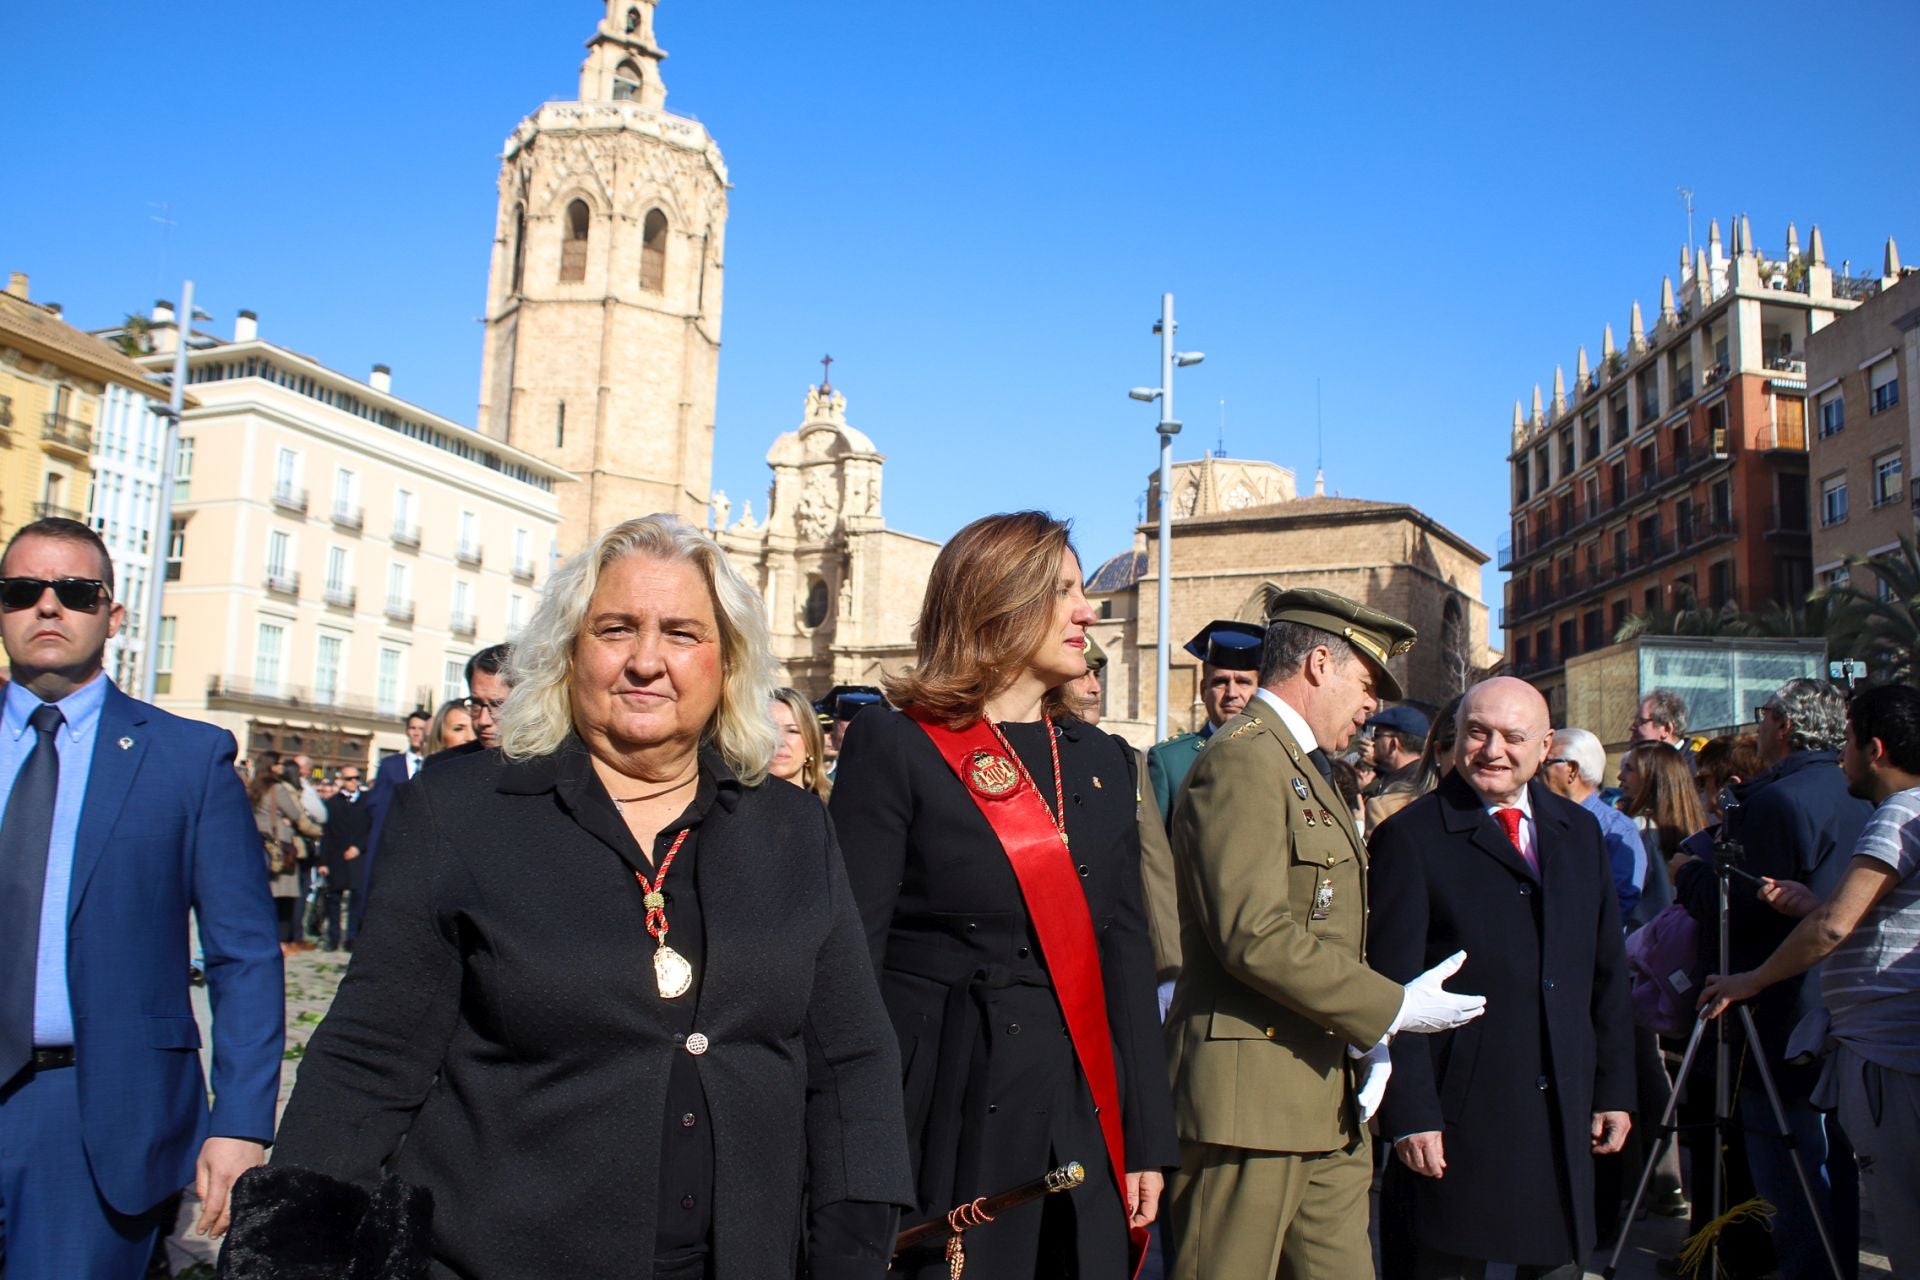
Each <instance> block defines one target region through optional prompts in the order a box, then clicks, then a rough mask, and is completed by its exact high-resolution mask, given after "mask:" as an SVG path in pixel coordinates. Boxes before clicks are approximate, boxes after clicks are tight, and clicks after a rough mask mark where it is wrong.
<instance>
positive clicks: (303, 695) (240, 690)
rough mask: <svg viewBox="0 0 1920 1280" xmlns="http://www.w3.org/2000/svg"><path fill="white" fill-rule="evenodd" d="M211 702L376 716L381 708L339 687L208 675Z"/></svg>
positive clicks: (208, 690)
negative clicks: (319, 686) (309, 685)
mask: <svg viewBox="0 0 1920 1280" xmlns="http://www.w3.org/2000/svg"><path fill="white" fill-rule="evenodd" d="M207 700H208V701H209V702H214V701H221V702H237V703H245V704H250V705H254V706H272V707H292V708H295V709H305V710H313V711H325V712H335V713H340V712H344V713H346V714H348V715H354V716H365V717H369V718H371V717H374V716H377V715H378V713H379V708H377V707H375V706H374V704H373V703H372V702H371V701H370V700H369V699H366V698H355V697H352V696H350V695H343V694H341V693H340V692H339V691H338V690H337V689H308V688H304V687H302V686H300V685H291V684H279V683H274V684H266V683H262V682H259V681H254V680H245V679H242V678H240V677H238V676H209V677H207Z"/></svg>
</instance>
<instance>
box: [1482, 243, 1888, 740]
mask: <svg viewBox="0 0 1920 1280" xmlns="http://www.w3.org/2000/svg"><path fill="white" fill-rule="evenodd" d="M1730 248H1731V251H1730V252H1727V251H1724V250H1723V247H1722V241H1721V237H1720V227H1719V223H1718V221H1717V220H1716V221H1715V222H1714V223H1713V226H1712V228H1711V230H1710V232H1709V236H1708V241H1707V245H1706V247H1705V248H1699V249H1696V250H1695V251H1694V252H1693V253H1692V254H1691V255H1689V253H1688V252H1687V250H1686V249H1682V250H1681V255H1680V258H1681V272H1680V275H1679V285H1678V288H1677V289H1676V287H1675V283H1674V277H1673V276H1667V277H1666V278H1665V279H1664V280H1663V281H1662V283H1661V290H1660V309H1659V312H1658V314H1657V316H1656V317H1655V323H1654V325H1653V327H1652V329H1651V330H1649V329H1647V328H1646V326H1645V324H1644V322H1643V317H1642V313H1641V309H1640V304H1639V303H1638V302H1637V301H1636V302H1635V303H1634V304H1633V308H1632V313H1631V320H1630V322H1629V330H1628V339H1627V344H1626V346H1625V347H1623V348H1622V347H1616V346H1615V344H1614V337H1613V327H1612V326H1611V325H1608V326H1607V327H1606V329H1605V332H1604V334H1603V337H1602V340H1601V350H1600V360H1599V363H1598V364H1597V365H1593V366H1591V367H1590V366H1589V364H1588V361H1587V354H1586V348H1584V347H1582V348H1580V351H1579V355H1578V359H1577V364H1576V368H1575V375H1574V380H1573V386H1572V388H1571V389H1569V388H1568V387H1567V385H1566V381H1565V376H1564V373H1563V372H1562V370H1560V369H1556V370H1555V371H1554V377H1553V395H1552V399H1551V401H1550V402H1543V399H1542V396H1541V392H1540V388H1539V386H1538V385H1536V386H1535V387H1534V390H1533V406H1532V412H1531V414H1523V413H1522V411H1521V407H1520V405H1519V404H1518V403H1517V402H1516V403H1515V405H1514V413H1513V429H1512V437H1511V439H1512V448H1511V451H1510V452H1509V453H1508V455H1507V457H1508V463H1509V468H1510V477H1511V491H1510V494H1509V508H1510V514H1511V519H1512V528H1511V533H1510V535H1509V537H1508V538H1507V539H1506V540H1505V541H1504V542H1503V543H1502V544H1501V547H1500V556H1499V565H1500V568H1502V569H1503V570H1507V571H1508V572H1509V573H1510V574H1511V577H1510V579H1509V581H1508V583H1507V587H1506V607H1505V609H1504V610H1503V611H1502V618H1501V625H1502V626H1503V627H1504V629H1505V631H1506V634H1507V657H1508V661H1509V664H1510V669H1512V670H1513V671H1514V672H1515V673H1517V674H1520V675H1523V676H1525V677H1526V678H1528V679H1529V680H1531V681H1532V682H1533V683H1534V684H1535V685H1537V686H1538V687H1539V688H1540V689H1541V691H1542V692H1543V693H1545V694H1546V695H1547V699H1548V702H1549V705H1550V706H1551V707H1552V708H1553V710H1554V712H1555V715H1556V717H1559V716H1560V715H1562V714H1564V710H1565V665H1566V662H1567V660H1568V659H1569V658H1572V657H1576V656H1578V655H1580V654H1583V653H1588V652H1591V651H1593V650H1596V649H1600V648H1602V647H1604V646H1606V645H1608V644H1609V643H1611V642H1612V639H1613V636H1614V634H1615V633H1616V632H1617V631H1618V630H1619V629H1620V627H1621V626H1622V624H1624V623H1625V622H1626V620H1627V619H1628V618H1629V617H1630V616H1632V615H1635V614H1641V613H1649V612H1656V611H1660V610H1666V609H1674V608H1680V607H1684V606H1686V605H1688V604H1690V603H1693V602H1696V601H1697V602H1698V603H1699V604H1701V605H1703V606H1708V607H1720V606H1724V605H1727V604H1732V605H1734V606H1736V607H1739V608H1744V609H1758V608H1762V607H1764V606H1765V605H1766V604H1767V603H1768V602H1798V601H1799V600H1801V599H1802V598H1803V597H1804V596H1805V595H1806V593H1807V591H1808V589H1809V588H1810V586H1811V582H1812V521H1811V518H1810V517H1811V515H1812V512H1811V509H1810V500H1809V493H1808V480H1807V476H1808V454H1807V371H1806V359H1807V343H1808V339H1809V336H1810V335H1812V334H1813V333H1815V332H1817V331H1818V330H1820V329H1821V328H1824V327H1825V326H1826V325H1828V324H1829V323H1831V322H1832V321H1833V320H1834V319H1835V318H1836V317H1837V316H1839V315H1841V314H1844V313H1845V312H1847V311H1850V310H1852V309H1853V308H1854V307H1856V306H1857V305H1859V300H1860V299H1861V298H1862V297H1863V296H1865V294H1866V293H1867V291H1868V290H1869V288H1871V287H1872V285H1873V284H1875V283H1877V282H1876V281H1873V280H1868V279H1856V278H1851V277H1847V276H1845V275H1836V273H1835V272H1834V271H1833V270H1832V269H1831V268H1830V267H1829V266H1828V265H1827V261H1826V254H1825V247H1824V245H1823V243H1822V238H1821V234H1820V230H1819V228H1818V227H1814V228H1812V232H1811V236H1810V238H1809V242H1808V245H1807V247H1806V250H1805V251H1804V252H1802V250H1801V246H1800V243H1799V236H1798V233H1797V231H1796V229H1795V228H1794V227H1793V226H1792V225H1789V226H1788V228H1787V243H1786V246H1785V251H1784V252H1772V253H1765V252H1762V251H1761V250H1760V249H1759V248H1758V247H1757V246H1756V245H1755V243H1754V240H1753V233H1752V229H1751V227H1750V225H1749V223H1748V220H1747V218H1746V217H1745V216H1742V217H1739V218H1737V219H1735V221H1734V223H1733V235H1732V244H1731V247H1730Z"/></svg>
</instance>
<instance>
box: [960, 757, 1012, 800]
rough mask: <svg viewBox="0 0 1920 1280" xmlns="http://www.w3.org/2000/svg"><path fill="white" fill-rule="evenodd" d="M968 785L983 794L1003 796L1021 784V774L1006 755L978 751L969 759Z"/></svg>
mask: <svg viewBox="0 0 1920 1280" xmlns="http://www.w3.org/2000/svg"><path fill="white" fill-rule="evenodd" d="M967 785H968V786H970V787H972V788H973V789H974V790H975V791H978V792H979V793H980V794H981V795H983V796H1003V795H1005V794H1007V792H1009V791H1011V790H1013V789H1014V788H1015V787H1017V786H1019V785H1020V774H1019V772H1018V771H1017V770H1016V769H1015V768H1014V767H1013V761H1011V760H1009V759H1007V758H1006V757H1005V756H1003V755H1000V754H998V753H997V752H993V751H976V752H974V753H973V755H971V756H970V757H968V759H967Z"/></svg>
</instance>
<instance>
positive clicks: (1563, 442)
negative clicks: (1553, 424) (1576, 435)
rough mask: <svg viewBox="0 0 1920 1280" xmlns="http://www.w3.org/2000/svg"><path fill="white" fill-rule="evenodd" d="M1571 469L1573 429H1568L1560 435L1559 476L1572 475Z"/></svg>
mask: <svg viewBox="0 0 1920 1280" xmlns="http://www.w3.org/2000/svg"><path fill="white" fill-rule="evenodd" d="M1573 467H1574V459H1573V428H1572V427H1568V428H1567V429H1566V430H1565V431H1562V432H1561V433H1560V474H1561V475H1563V476H1570V475H1572V474H1573Z"/></svg>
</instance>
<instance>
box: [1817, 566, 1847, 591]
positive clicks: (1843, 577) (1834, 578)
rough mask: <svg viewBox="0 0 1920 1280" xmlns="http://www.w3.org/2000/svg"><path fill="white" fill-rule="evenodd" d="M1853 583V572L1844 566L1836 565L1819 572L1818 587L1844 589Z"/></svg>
mask: <svg viewBox="0 0 1920 1280" xmlns="http://www.w3.org/2000/svg"><path fill="white" fill-rule="evenodd" d="M1852 581H1853V571H1852V570H1850V569H1848V568H1847V566H1846V565H1836V566H1835V567H1833V568H1831V569H1822V570H1821V571H1820V585H1821V586H1823V587H1844V586H1846V585H1847V584H1848V583H1850V582H1852Z"/></svg>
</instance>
